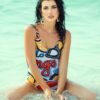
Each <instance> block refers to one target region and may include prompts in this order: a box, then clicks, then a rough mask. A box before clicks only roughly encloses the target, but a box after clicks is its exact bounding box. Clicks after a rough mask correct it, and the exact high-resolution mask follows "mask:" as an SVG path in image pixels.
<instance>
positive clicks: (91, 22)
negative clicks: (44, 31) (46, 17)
mask: <svg viewBox="0 0 100 100" xmlns="http://www.w3.org/2000/svg"><path fill="white" fill-rule="evenodd" d="M35 4H36V1H33V0H27V1H24V0H3V1H2V2H1V1H0V66H1V67H0V91H3V90H6V89H8V88H10V87H12V86H17V85H19V84H22V83H23V82H24V81H25V79H26V75H27V65H26V60H25V54H24V29H25V26H27V25H28V24H30V23H34V21H35V13H34V11H35ZM99 5H100V1H99V0H97V1H95V0H74V1H73V0H66V2H65V8H66V28H67V29H68V30H69V31H70V32H71V33H72V43H71V51H70V58H69V68H68V78H69V79H70V80H71V81H73V82H75V83H78V84H80V85H82V86H85V87H87V88H88V89H90V90H92V91H93V92H96V93H97V94H98V95H100V60H99V59H100V30H99V26H100V7H99ZM67 14H68V15H67ZM0 100H2V99H0ZM98 100H100V99H98Z"/></svg>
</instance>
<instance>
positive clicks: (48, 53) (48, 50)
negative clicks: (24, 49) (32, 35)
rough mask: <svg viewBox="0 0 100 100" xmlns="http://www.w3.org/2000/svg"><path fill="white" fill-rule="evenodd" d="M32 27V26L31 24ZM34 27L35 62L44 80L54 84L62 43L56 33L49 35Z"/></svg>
mask: <svg viewBox="0 0 100 100" xmlns="http://www.w3.org/2000/svg"><path fill="white" fill-rule="evenodd" d="M33 27H34V26H33ZM35 29H36V39H35V42H36V47H37V48H36V63H37V66H38V68H39V70H40V73H41V75H42V77H43V78H44V80H46V81H47V82H48V84H51V86H52V85H54V86H55V84H57V81H58V74H59V58H60V55H61V50H62V48H63V43H62V42H61V40H60V39H59V38H58V35H57V34H56V35H49V36H48V34H46V33H44V32H43V31H41V30H39V28H38V30H37V27H35ZM47 37H49V38H47Z"/></svg>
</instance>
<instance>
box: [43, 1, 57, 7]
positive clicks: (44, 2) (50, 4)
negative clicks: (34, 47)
mask: <svg viewBox="0 0 100 100" xmlns="http://www.w3.org/2000/svg"><path fill="white" fill-rule="evenodd" d="M52 5H56V2H55V1H54V0H43V2H42V6H52Z"/></svg>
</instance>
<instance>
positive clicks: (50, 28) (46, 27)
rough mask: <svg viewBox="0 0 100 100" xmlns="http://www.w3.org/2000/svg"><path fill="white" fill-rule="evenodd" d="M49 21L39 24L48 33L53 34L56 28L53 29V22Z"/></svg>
mask: <svg viewBox="0 0 100 100" xmlns="http://www.w3.org/2000/svg"><path fill="white" fill-rule="evenodd" d="M48 23H49V22H45V23H43V24H42V25H41V27H42V28H43V29H44V30H46V31H47V32H49V33H50V34H53V33H54V32H55V31H56V29H55V23H49V24H48Z"/></svg>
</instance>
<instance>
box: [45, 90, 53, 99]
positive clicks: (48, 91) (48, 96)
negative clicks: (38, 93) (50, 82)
mask: <svg viewBox="0 0 100 100" xmlns="http://www.w3.org/2000/svg"><path fill="white" fill-rule="evenodd" d="M44 94H45V98H46V100H50V99H51V98H52V96H51V95H52V91H51V90H49V89H46V90H45V91H44Z"/></svg>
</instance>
